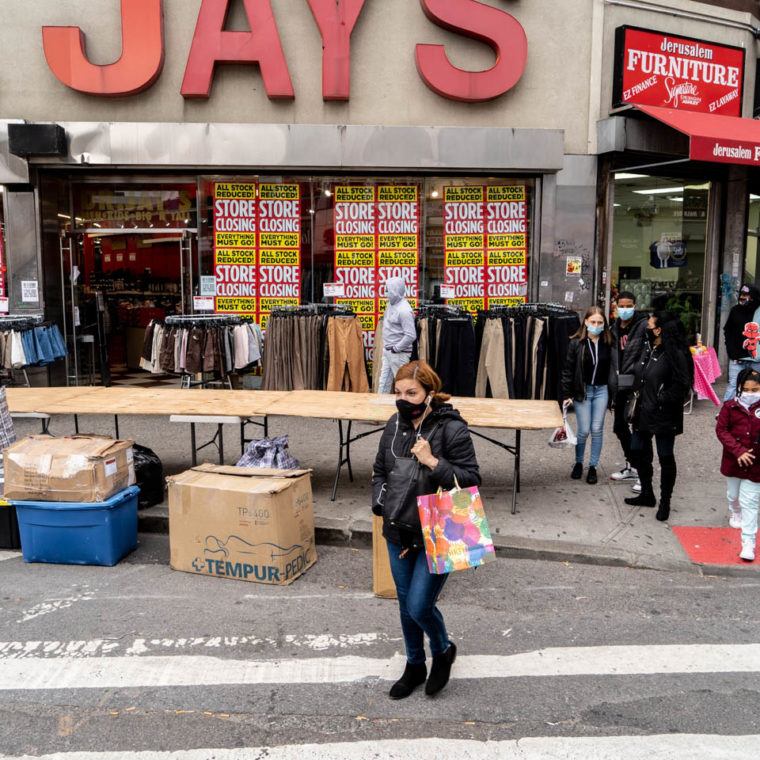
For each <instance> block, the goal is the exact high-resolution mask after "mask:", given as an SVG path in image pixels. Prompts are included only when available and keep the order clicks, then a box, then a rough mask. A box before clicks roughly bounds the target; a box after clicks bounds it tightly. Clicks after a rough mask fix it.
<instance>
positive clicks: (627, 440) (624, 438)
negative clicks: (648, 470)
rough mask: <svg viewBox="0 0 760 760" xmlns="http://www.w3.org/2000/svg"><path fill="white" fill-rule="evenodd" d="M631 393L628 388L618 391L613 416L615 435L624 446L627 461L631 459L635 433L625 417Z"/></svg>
mask: <svg viewBox="0 0 760 760" xmlns="http://www.w3.org/2000/svg"><path fill="white" fill-rule="evenodd" d="M630 394H631V391H628V390H626V391H618V393H617V394H616V395H615V410H614V417H613V420H614V422H613V427H612V432H613V433H615V435H616V436H617V437H618V440H619V441H620V445H621V446H622V448H623V453H624V454H625V461H626V462H630V461H631V438H632V437H633V434H632V433H631V426H630V424H629V423H628V422H626V419H625V405H626V402H627V401H628V398H629V396H630ZM650 445H651V441H650Z"/></svg>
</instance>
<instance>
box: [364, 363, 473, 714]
mask: <svg viewBox="0 0 760 760" xmlns="http://www.w3.org/2000/svg"><path fill="white" fill-rule="evenodd" d="M440 390H441V380H440V378H439V377H438V375H436V373H435V372H434V371H433V369H432V367H430V366H429V365H428V364H426V363H425V362H419V361H413V362H409V363H408V364H405V365H404V366H403V367H401V369H399V370H398V372H397V373H396V377H395V392H396V407H397V409H398V413H397V414H394V415H393V417H391V418H390V420H389V421H388V424H387V425H386V426H385V430H384V431H383V435H382V437H381V438H380V445H379V446H378V450H377V457H376V459H375V465H374V468H373V474H372V511H373V512H374V513H375V514H377V515H382V516H383V536H384V537H385V539H386V542H387V544H388V555H389V558H390V563H391V572H392V573H393V581H394V583H395V584H396V594H397V596H398V604H399V611H400V613H401V630H402V633H403V635H404V644H405V646H406V658H407V664H406V668H405V670H404V673H403V675H402V676H401V678H400V679H399V680H398V681H397V682H396V683H394V684H393V686H392V687H391V690H390V697H391V698H392V699H403V698H404V697H408V696H409V695H410V694H411V693H412V692H413V691H414V689H415V688H416V687H417V686H419V685H420V684H422V683H425V680H426V679H427V683H426V684H425V693H426V694H428V695H429V696H430V695H433V694H435V693H437V692H439V691H440V690H441V689H442V688H443V687H444V686H445V685H446V683H447V682H448V680H449V673H450V671H451V666H452V664H453V663H454V659H455V657H456V651H457V650H456V646H455V645H454V642H452V641H450V639H449V635H448V633H447V631H446V624H445V623H444V620H443V616H442V615H441V613H440V611H439V610H438V608H437V607H436V602H437V601H438V595H439V594H440V593H441V590H442V589H443V584H444V583H445V582H446V578H447V577H448V575H446V574H442V575H434V574H432V573H431V572H430V570H429V569H428V564H427V558H426V555H425V546H424V542H423V538H422V528H421V526H420V523H419V514H418V513H417V496H418V495H423V494H430V493H435V492H436V491H437V490H438V488H439V487H441V488H443V489H445V490H450V489H452V488H454V485H455V483H454V477H455V476H456V480H457V482H458V483H459V485H460V486H461V487H462V488H465V487H467V486H477V485H480V472H479V469H478V461H477V459H476V458H475V448H474V447H473V445H472V438H471V437H470V431H469V429H468V427H467V423H466V422H465V421H464V420H463V419H462V417H461V416H460V414H459V412H457V411H456V410H455V409H454V408H453V407H452V406H451V404H447V403H445V402H446V401H448V399H449V396H448V395H446V394H444V393H441V392H440ZM401 506H403V507H405V511H406V513H407V516H408V517H409V518H411V519H408V520H406V521H404V524H403V526H402V525H399V522H400V521H394V522H391V520H390V516H391V515H392V514H394V509H395V508H397V507H401ZM412 522H415V524H414V525H413V526H412V525H411V523H412ZM425 634H427V636H428V640H429V643H430V652H431V654H432V656H433V664H432V667H431V670H430V676H429V677H428V676H427V666H426V665H425V644H424V636H425Z"/></svg>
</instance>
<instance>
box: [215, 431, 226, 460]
mask: <svg viewBox="0 0 760 760" xmlns="http://www.w3.org/2000/svg"><path fill="white" fill-rule="evenodd" d="M217 435H218V436H219V447H218V448H219V464H224V433H223V432H222V426H221V425H217Z"/></svg>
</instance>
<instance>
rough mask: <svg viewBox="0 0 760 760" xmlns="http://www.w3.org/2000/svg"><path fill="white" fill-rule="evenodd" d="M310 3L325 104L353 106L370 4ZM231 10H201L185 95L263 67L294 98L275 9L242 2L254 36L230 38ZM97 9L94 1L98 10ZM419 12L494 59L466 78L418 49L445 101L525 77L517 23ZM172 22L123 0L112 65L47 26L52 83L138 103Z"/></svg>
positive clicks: (428, 2) (487, 10)
mask: <svg viewBox="0 0 760 760" xmlns="http://www.w3.org/2000/svg"><path fill="white" fill-rule="evenodd" d="M303 2H304V4H308V7H309V8H310V9H311V13H312V15H313V17H314V21H315V23H316V25H317V27H318V29H319V34H320V35H321V38H322V50H323V53H322V97H323V99H324V100H348V99H349V96H350V90H351V83H350V76H351V37H352V33H353V31H354V28H355V26H356V23H357V21H358V20H359V16H360V14H361V12H362V9H363V7H364V4H365V0H303ZM231 4H232V0H202V1H201V5H200V10H199V12H198V19H197V23H196V27H195V34H194V36H193V40H192V44H191V46H190V49H189V53H188V57H187V64H186V67H185V74H184V78H183V81H182V87H181V94H182V96H183V97H185V98H208V97H210V94H211V86H212V82H213V78H214V69H215V67H216V66H217V64H257V65H258V67H259V69H260V71H261V77H262V79H263V82H264V87H265V89H266V93H267V95H268V97H269V98H271V99H292V98H294V97H295V91H294V89H293V84H292V82H291V78H290V73H289V71H288V63H287V60H286V57H285V53H284V51H283V47H282V43H281V41H280V33H279V30H278V27H277V22H276V21H275V16H274V13H273V9H272V0H244V6H245V11H246V15H247V18H248V23H249V27H250V31H227V30H225V22H226V19H227V16H228V13H229V10H230V6H231ZM96 5H97V3H95V2H93V8H94V7H95V6H96ZM409 5H410V6H411V3H409ZM420 5H421V6H422V10H423V12H424V14H425V15H426V16H427V18H428V19H430V21H431V22H432V23H433V24H436V25H437V26H440V27H442V28H444V29H447V30H449V31H452V32H455V33H456V34H461V35H465V36H467V37H471V38H473V39H476V40H479V41H480V42H483V43H485V44H487V45H489V46H490V47H491V48H492V50H493V52H494V55H495V63H494V65H493V66H492V67H491V68H489V69H486V70H483V71H467V70H464V69H461V68H458V67H457V66H454V65H453V64H452V63H451V62H450V60H449V59H448V57H447V55H446V50H445V48H444V46H443V45H430V44H417V45H415V49H414V51H410V55H411V54H412V52H413V54H414V58H415V62H416V65H417V71H418V73H419V76H420V78H421V79H422V81H423V82H424V83H425V84H426V85H427V86H428V87H429V88H430V89H431V90H433V91H434V92H436V93H437V94H438V95H440V96H442V97H444V98H449V99H452V100H458V101H464V102H471V103H477V102H482V101H486V100H491V99H493V98H496V97H499V96H500V95H503V94H504V93H505V92H507V91H508V90H510V89H511V88H512V87H514V85H515V84H516V83H517V82H518V80H519V79H520V77H521V76H522V73H523V71H524V69H525V64H526V61H527V55H528V44H527V39H526V36H525V31H524V30H523V27H522V26H521V24H520V23H519V22H518V21H517V20H516V19H515V18H514V17H513V16H512V15H510V14H509V13H507V12H506V11H503V10H501V9H500V8H495V7H493V6H490V5H484V4H483V3H481V2H477V1H476V0H420ZM412 10H414V12H417V11H416V9H412V8H411V7H410V12H411V11H412ZM116 22H117V20H116V19H114V23H116ZM165 23H167V21H166V19H165V18H164V8H163V0H122V2H121V27H122V53H121V57H120V58H119V60H117V61H115V62H114V63H111V64H108V65H97V64H93V63H91V62H90V60H89V59H88V57H87V53H86V46H85V35H84V33H83V32H82V30H81V29H80V28H79V27H76V26H45V27H43V29H42V41H43V45H44V50H45V57H46V59H47V63H48V66H49V67H50V69H51V71H52V72H53V74H55V76H56V77H57V78H58V79H59V80H60V81H61V82H63V83H64V84H65V85H67V86H69V87H71V88H72V89H74V90H77V91H79V92H83V93H86V94H88V95H94V96H102V97H123V96H128V95H135V94H137V93H140V92H142V91H144V90H146V89H148V88H149V87H150V86H151V85H153V84H154V83H155V82H156V81H157V80H158V79H159V77H160V76H161V72H162V69H163V65H164V55H165V46H164V24H165ZM169 23H170V21H169ZM283 23H287V22H286V21H283ZM376 33H377V34H381V35H382V34H383V31H382V29H379V30H377V31H376ZM314 63H315V65H316V64H317V62H316V61H315V62H314Z"/></svg>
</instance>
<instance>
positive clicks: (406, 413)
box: [396, 398, 428, 422]
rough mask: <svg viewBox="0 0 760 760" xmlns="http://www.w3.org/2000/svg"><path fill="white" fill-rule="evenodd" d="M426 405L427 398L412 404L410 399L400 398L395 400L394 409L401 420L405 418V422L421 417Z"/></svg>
mask: <svg viewBox="0 0 760 760" xmlns="http://www.w3.org/2000/svg"><path fill="white" fill-rule="evenodd" d="M427 407H428V400H427V399H426V400H425V401H422V402H421V403H419V404H412V403H411V402H410V401H406V400H404V399H402V398H401V399H399V400H398V401H396V409H398V415H399V417H401V419H402V420H406V421H407V422H412V421H413V420H416V419H417V418H418V417H422V415H423V414H424V413H425V409H427Z"/></svg>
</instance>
